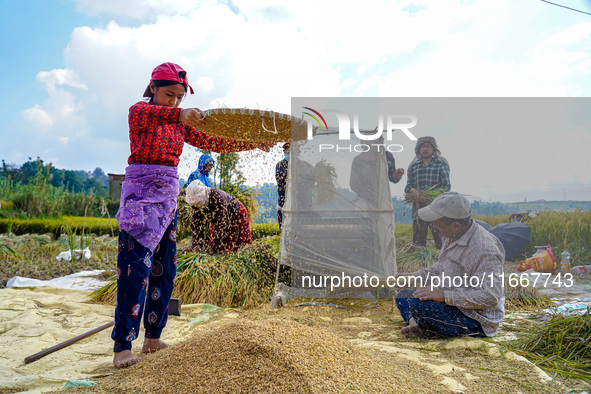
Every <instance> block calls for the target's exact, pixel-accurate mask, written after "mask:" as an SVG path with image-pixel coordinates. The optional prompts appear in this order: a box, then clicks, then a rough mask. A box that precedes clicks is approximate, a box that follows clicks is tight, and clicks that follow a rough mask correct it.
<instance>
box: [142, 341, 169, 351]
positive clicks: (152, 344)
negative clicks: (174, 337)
mask: <svg viewBox="0 0 591 394" xmlns="http://www.w3.org/2000/svg"><path fill="white" fill-rule="evenodd" d="M167 347H168V344H167V343H166V342H164V341H162V340H161V339H160V338H144V346H143V347H142V353H154V352H157V351H158V350H162V349H165V348H167Z"/></svg>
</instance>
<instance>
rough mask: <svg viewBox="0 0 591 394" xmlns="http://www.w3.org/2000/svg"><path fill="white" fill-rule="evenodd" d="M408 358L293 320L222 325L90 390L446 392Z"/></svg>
mask: <svg viewBox="0 0 591 394" xmlns="http://www.w3.org/2000/svg"><path fill="white" fill-rule="evenodd" d="M403 360H404V359H397V358H396V357H395V356H393V355H384V354H382V353H374V352H371V353H370V352H367V351H364V350H361V349H358V348H355V347H353V346H351V345H349V343H348V341H346V340H344V339H341V338H338V337H335V336H334V334H330V333H328V332H326V331H324V330H320V329H317V328H314V327H309V326H305V325H302V324H299V323H297V322H294V321H291V320H279V319H270V320H262V321H249V320H242V319H239V320H222V321H218V322H214V323H211V324H207V325H202V326H198V327H197V330H196V331H195V332H194V334H193V336H192V337H191V338H189V339H187V340H186V341H184V342H183V343H181V344H178V345H175V346H172V347H170V348H168V349H165V350H163V351H160V352H159V353H156V354H154V355H152V356H151V357H148V359H147V360H145V361H144V362H142V363H141V364H139V365H136V366H133V367H130V368H128V369H126V370H122V371H119V372H117V373H116V374H114V375H112V376H110V377H108V378H106V379H105V380H103V381H102V382H101V384H100V386H95V387H94V388H93V389H92V391H95V390H99V391H103V390H104V391H110V390H113V391H118V392H121V391H129V392H157V393H178V392H215V393H218V392H234V393H235V392H269V393H279V392H310V393H327V392H334V393H338V392H341V391H342V390H344V389H347V390H361V391H365V392H416V391H417V390H419V391H421V392H435V391H445V386H442V385H441V384H439V383H437V379H436V378H435V377H434V375H432V374H431V373H430V372H429V371H425V370H422V369H420V368H419V367H416V366H413V365H409V363H408V361H403ZM417 376H421V383H420V387H417V385H416V383H417V380H416V377H417ZM413 380H414V383H415V384H414V385H413Z"/></svg>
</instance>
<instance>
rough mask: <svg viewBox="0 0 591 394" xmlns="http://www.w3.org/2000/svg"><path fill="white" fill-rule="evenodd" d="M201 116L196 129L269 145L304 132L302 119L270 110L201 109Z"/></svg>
mask: <svg viewBox="0 0 591 394" xmlns="http://www.w3.org/2000/svg"><path fill="white" fill-rule="evenodd" d="M203 115H204V116H205V123H204V124H203V125H200V126H199V130H200V131H202V132H204V133H206V134H208V135H212V136H215V137H222V138H228V139H233V140H240V141H249V142H264V143H268V144H270V143H277V142H283V141H291V140H301V139H305V138H306V135H307V134H306V133H307V128H306V122H305V121H304V120H302V119H298V118H296V117H293V116H290V115H285V114H281V113H278V112H273V111H262V110H258V109H246V108H215V109H208V110H207V111H204V112H203ZM292 127H293V128H294V130H293V132H292Z"/></svg>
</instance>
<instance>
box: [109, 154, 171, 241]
mask: <svg viewBox="0 0 591 394" xmlns="http://www.w3.org/2000/svg"><path fill="white" fill-rule="evenodd" d="M178 194H179V176H178V172H177V168H176V167H170V166H161V165H154V164H132V165H130V166H128V167H127V168H126V169H125V181H123V184H122V185H121V201H120V203H119V211H117V215H116V216H115V217H116V218H117V220H118V221H119V229H120V230H125V231H126V232H127V233H128V234H129V235H131V236H132V237H133V238H135V239H136V240H137V241H138V242H139V243H140V244H142V245H143V246H145V247H146V248H148V249H150V250H151V251H154V249H155V248H156V245H158V243H159V242H160V239H161V238H162V235H164V232H165V231H166V229H167V228H168V226H169V225H170V223H171V222H172V220H173V219H174V215H175V213H176V199H177V196H178Z"/></svg>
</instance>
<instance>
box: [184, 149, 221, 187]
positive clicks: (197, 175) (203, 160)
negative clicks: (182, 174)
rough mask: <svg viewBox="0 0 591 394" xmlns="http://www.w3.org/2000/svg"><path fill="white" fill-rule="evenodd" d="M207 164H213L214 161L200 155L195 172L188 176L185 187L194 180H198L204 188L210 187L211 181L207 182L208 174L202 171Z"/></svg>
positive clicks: (204, 155) (207, 156)
mask: <svg viewBox="0 0 591 394" xmlns="http://www.w3.org/2000/svg"><path fill="white" fill-rule="evenodd" d="M207 163H211V164H215V160H214V159H213V158H212V157H211V156H209V155H206V154H205V153H204V154H202V155H201V157H200V158H199V164H197V170H196V171H193V172H192V173H191V175H189V179H188V180H187V186H189V184H190V183H191V182H193V181H194V180H195V179H199V180H200V181H201V182H202V183H203V184H204V185H205V186H207V187H211V181H210V180H209V173H207V172H205V171H204V168H205V165H206V164H207Z"/></svg>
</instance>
